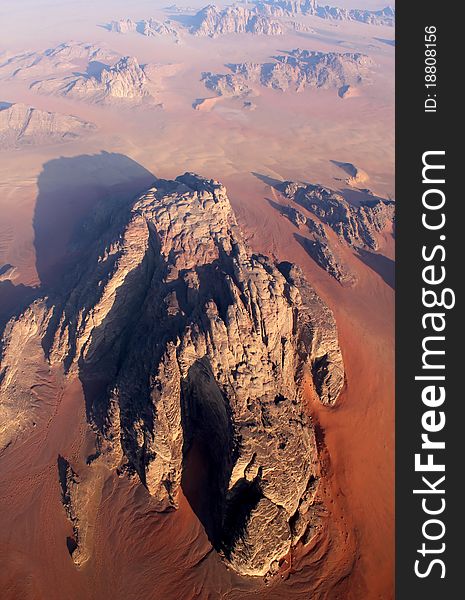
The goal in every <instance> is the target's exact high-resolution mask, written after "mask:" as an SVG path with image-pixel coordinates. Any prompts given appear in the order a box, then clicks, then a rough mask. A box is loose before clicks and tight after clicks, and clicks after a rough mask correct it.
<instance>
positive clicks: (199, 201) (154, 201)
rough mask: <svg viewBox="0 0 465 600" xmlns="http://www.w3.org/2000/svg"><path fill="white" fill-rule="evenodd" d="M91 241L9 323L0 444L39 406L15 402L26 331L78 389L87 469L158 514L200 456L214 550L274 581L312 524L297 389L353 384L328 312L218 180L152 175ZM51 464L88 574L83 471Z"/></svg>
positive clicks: (308, 456) (306, 424)
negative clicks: (254, 242) (6, 423)
mask: <svg viewBox="0 0 465 600" xmlns="http://www.w3.org/2000/svg"><path fill="white" fill-rule="evenodd" d="M88 233H89V236H90V237H88V239H86V242H85V243H86V245H87V246H88V250H87V254H86V255H85V260H82V261H80V264H79V265H78V266H77V267H76V270H75V271H74V272H71V273H69V276H68V278H67V280H66V281H65V282H64V283H63V289H62V290H60V292H58V291H57V292H56V294H55V295H54V296H53V295H51V296H49V297H48V298H44V299H42V300H38V301H36V302H35V303H34V305H33V306H31V308H29V309H28V310H27V311H26V312H25V313H24V315H22V316H21V317H19V318H18V319H17V320H16V321H14V322H12V323H10V324H9V326H8V327H7V330H6V333H5V338H4V340H3V349H4V351H3V364H2V372H3V378H2V381H1V383H0V385H1V390H0V391H1V397H2V404H5V402H6V407H7V409H8V411H9V412H7V416H8V418H9V419H10V421H11V422H12V423H15V425H14V426H12V427H10V428H9V429H7V430H5V431H4V432H3V439H2V442H3V444H6V443H8V437H10V439H11V437H12V436H13V435H15V433H16V432H17V429H18V428H21V427H22V428H27V427H28V419H30V418H31V417H30V413H31V411H32V410H33V408H32V407H28V395H27V393H23V394H22V395H21V393H20V392H21V386H22V385H23V384H24V382H23V381H22V379H21V373H23V372H24V365H26V363H27V360H28V352H27V349H26V345H25V344H23V345H22V347H19V346H18V343H17V342H18V340H24V339H25V334H27V335H26V337H27V336H29V337H28V339H29V338H31V337H32V338H34V340H36V346H38V343H37V340H39V341H40V343H41V345H42V348H43V351H44V353H45V356H46V360H47V361H48V364H49V365H50V366H51V368H57V367H59V366H60V365H63V368H64V371H65V372H66V374H67V376H68V377H75V376H77V377H79V379H80V381H81V383H82V386H83V390H84V393H85V398H86V404H87V416H88V420H89V422H90V424H91V425H92V428H93V430H94V432H95V434H96V437H97V451H96V453H95V454H93V455H92V456H89V458H88V466H87V469H88V470H89V473H93V472H95V473H97V472H101V469H102V468H103V467H102V465H104V466H105V468H106V469H110V470H117V472H118V473H120V474H121V475H122V476H129V477H138V478H139V479H140V481H141V482H142V484H143V485H144V486H145V487H146V488H147V490H148V492H149V493H150V495H151V497H152V503H153V505H154V506H155V507H156V510H158V511H166V510H175V509H176V508H177V506H178V498H179V494H180V489H181V485H182V477H183V473H184V471H185V469H186V468H187V466H186V463H187V457H188V455H189V452H190V450H191V449H192V448H193V447H194V446H195V445H200V446H201V447H202V448H203V455H204V461H205V463H206V469H207V472H208V479H209V486H208V488H209V489H208V496H209V515H208V518H207V519H204V520H203V524H204V526H205V529H206V531H207V534H208V536H209V538H210V541H211V542H212V545H213V547H214V548H215V549H216V550H217V551H218V552H219V553H220V554H221V556H222V557H223V558H224V560H225V561H227V562H228V563H229V564H230V565H231V566H232V568H234V569H235V570H236V571H237V572H239V573H241V574H243V575H255V576H258V575H264V574H266V573H267V572H269V571H270V570H273V568H274V567H276V566H277V561H279V559H280V558H281V557H283V556H284V555H285V554H286V553H287V552H288V551H289V549H290V548H291V546H292V545H294V544H295V543H297V541H299V540H301V541H303V542H304V543H306V542H308V541H309V540H310V539H311V538H312V535H313V533H314V531H315V527H318V518H317V507H316V506H315V494H316V491H317V487H318V477H319V469H318V452H317V447H316V443H315V433H314V428H313V425H312V423H311V421H310V419H309V417H308V416H307V412H306V411H305V408H304V406H303V401H302V379H303V378H304V376H306V375H307V379H308V380H309V381H311V382H313V387H314V390H315V393H316V395H317V396H318V397H319V398H320V400H321V402H323V403H325V404H328V405H330V404H333V403H334V402H335V401H336V400H337V397H338V396H339V394H340V392H341V389H342V387H343V385H344V367H343V361H342V356H341V352H340V349H339V345H338V339H337V331H336V324H335V321H334V318H333V315H332V313H331V311H330V310H329V309H328V307H327V306H326V305H325V304H324V303H323V301H322V300H321V299H320V298H319V297H318V296H317V294H316V292H315V291H314V290H313V289H312V288H311V286H310V285H309V284H308V283H307V282H306V280H305V278H304V277H303V275H302V273H301V271H300V270H299V269H298V268H297V267H296V266H294V265H292V264H290V263H280V264H274V263H273V262H271V261H270V260H269V259H268V258H267V257H265V256H261V255H256V254H253V253H252V252H251V251H250V249H249V248H248V247H247V246H246V244H245V243H244V241H243V239H242V236H241V233H240V230H239V228H238V226H237V223H236V220H235V217H234V214H233V212H232V210H231V206H230V204H229V200H228V198H227V195H226V190H225V188H224V187H223V186H222V185H221V184H220V183H218V182H216V181H213V180H207V179H203V178H201V177H199V176H196V175H193V174H189V173H186V174H185V175H183V176H181V177H178V178H177V179H176V180H175V181H166V180H158V181H157V182H156V183H155V185H154V187H152V188H151V189H150V190H148V191H147V192H146V193H145V194H143V195H142V196H141V197H140V198H138V199H137V200H136V201H135V202H134V203H133V204H132V205H130V206H124V207H120V208H119V209H118V210H113V211H112V212H111V213H107V212H105V211H100V212H99V211H97V212H96V215H95V219H94V221H93V222H92V223H91V224H89V226H88ZM91 240H92V241H91ZM32 321H33V324H31V323H32ZM26 384H27V382H26ZM15 398H19V399H20V403H19V404H16V405H15V404H14V400H15ZM18 407H19V408H18ZM15 410H19V411H20V414H17V413H14V411H15ZM28 415H29V416H28ZM19 423H21V425H19ZM58 464H59V467H60V468H61V470H60V481H61V488H62V497H63V502H64V506H65V509H66V513H67V515H68V517H69V518H70V520H71V523H72V527H73V532H74V538H73V540H74V541H72V544H75V545H76V546H77V549H76V548H74V547H73V553H74V555H75V556H76V557H78V558H77V561H78V562H77V564H80V563H82V561H83V560H89V556H91V548H85V547H80V545H85V543H86V539H89V535H83V534H80V532H79V530H80V527H82V526H83V523H84V524H85V522H86V515H85V514H81V513H80V511H81V508H82V504H83V503H82V502H78V503H73V499H74V498H79V493H78V492H77V491H76V490H78V489H79V486H80V485H82V484H81V483H80V481H81V480H82V481H85V482H86V483H85V485H86V487H87V488H89V489H90V488H92V486H91V485H90V484H89V474H88V473H82V472H80V473H76V472H74V471H73V468H72V466H71V465H70V464H68V463H67V462H66V461H65V459H64V458H63V459H61V458H60V460H59V463H58ZM93 470H94V471H93ZM193 477H194V479H195V475H193ZM100 478H101V477H100ZM94 487H95V486H94ZM87 512H89V511H88V510H87ZM83 557H84V558H83Z"/></svg>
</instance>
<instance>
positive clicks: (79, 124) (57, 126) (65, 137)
mask: <svg viewBox="0 0 465 600" xmlns="http://www.w3.org/2000/svg"><path fill="white" fill-rule="evenodd" d="M94 129H95V125H93V124H92V123H89V122H88V121H83V120H82V119H79V118H78V117H73V116H72V115H62V114H59V113H52V112H46V111H43V110H38V109H37V108H32V107H30V106H26V105H25V104H20V103H18V104H10V103H0V149H6V148H15V147H18V146H35V145H39V144H50V143H57V142H66V141H71V140H74V139H76V138H78V137H81V136H82V135H85V134H87V133H89V132H91V131H93V130H94Z"/></svg>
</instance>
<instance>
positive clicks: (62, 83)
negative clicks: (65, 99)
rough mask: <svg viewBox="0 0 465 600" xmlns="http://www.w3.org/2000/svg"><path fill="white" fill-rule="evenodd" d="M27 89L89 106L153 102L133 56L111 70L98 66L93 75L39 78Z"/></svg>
mask: <svg viewBox="0 0 465 600" xmlns="http://www.w3.org/2000/svg"><path fill="white" fill-rule="evenodd" d="M31 88H32V89H34V90H37V91H38V92H41V93H44V94H56V95H60V96H69V97H72V98H76V99H80V100H86V101H88V102H92V103H108V102H112V101H131V102H141V101H143V100H146V101H154V90H153V89H151V85H150V80H149V78H148V77H147V74H146V72H145V69H144V67H143V66H141V65H139V63H138V61H137V59H136V58H135V57H133V56H124V57H123V58H121V59H119V60H118V61H117V62H116V63H115V65H113V66H112V67H110V66H107V65H103V64H102V65H99V68H98V69H97V70H96V71H95V73H94V74H91V73H89V71H88V72H87V73H83V74H77V75H76V74H73V75H69V76H67V77H63V78H57V79H43V80H39V81H36V82H34V83H32V84H31Z"/></svg>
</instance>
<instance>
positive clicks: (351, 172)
mask: <svg viewBox="0 0 465 600" xmlns="http://www.w3.org/2000/svg"><path fill="white" fill-rule="evenodd" d="M332 162H333V163H334V164H335V165H336V166H338V167H339V168H340V169H342V170H343V171H344V172H345V173H346V175H347V177H346V179H345V182H346V183H347V185H350V186H360V185H363V184H365V183H366V182H367V181H368V179H369V177H368V173H366V172H365V171H364V170H363V169H360V168H359V167H356V166H355V165H354V164H352V163H349V162H339V161H337V160H333V161H332Z"/></svg>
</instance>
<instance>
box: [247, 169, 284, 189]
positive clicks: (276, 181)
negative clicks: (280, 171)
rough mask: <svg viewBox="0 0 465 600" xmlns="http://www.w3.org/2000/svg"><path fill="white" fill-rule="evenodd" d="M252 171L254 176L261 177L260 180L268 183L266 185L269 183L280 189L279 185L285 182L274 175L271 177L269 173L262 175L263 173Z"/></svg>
mask: <svg viewBox="0 0 465 600" xmlns="http://www.w3.org/2000/svg"><path fill="white" fill-rule="evenodd" d="M251 173H252V175H253V176H254V177H256V178H257V179H259V180H260V181H263V183H266V185H269V186H271V187H272V188H275V189H277V190H278V189H279V186H280V185H282V184H283V182H282V181H281V180H280V179H274V178H273V177H269V176H268V175H262V174H261V173H255V172H254V171H251Z"/></svg>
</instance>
